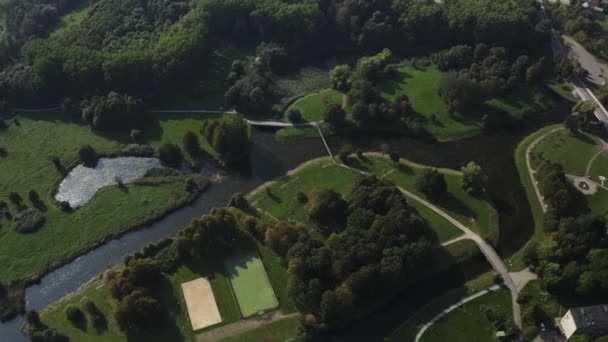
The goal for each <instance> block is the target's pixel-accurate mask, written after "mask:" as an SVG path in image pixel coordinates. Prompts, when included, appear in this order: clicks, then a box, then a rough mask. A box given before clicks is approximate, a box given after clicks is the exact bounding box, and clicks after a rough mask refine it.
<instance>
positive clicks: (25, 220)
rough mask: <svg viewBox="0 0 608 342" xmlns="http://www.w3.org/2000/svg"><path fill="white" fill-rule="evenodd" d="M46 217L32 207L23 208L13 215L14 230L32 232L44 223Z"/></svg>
mask: <svg viewBox="0 0 608 342" xmlns="http://www.w3.org/2000/svg"><path fill="white" fill-rule="evenodd" d="M45 221H46V217H45V216H44V214H43V213H42V212H41V211H40V210H38V209H34V208H30V209H27V210H24V211H23V212H21V213H20V214H19V215H17V216H16V217H15V230H16V231H17V232H19V233H22V234H26V233H33V232H35V231H36V230H38V229H40V227H42V226H43V225H44V222H45Z"/></svg>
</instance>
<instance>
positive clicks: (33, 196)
mask: <svg viewBox="0 0 608 342" xmlns="http://www.w3.org/2000/svg"><path fill="white" fill-rule="evenodd" d="M27 196H28V198H29V199H30V202H32V203H33V204H37V203H40V197H39V196H38V193H37V192H36V191H35V190H30V192H29V193H28V194H27Z"/></svg>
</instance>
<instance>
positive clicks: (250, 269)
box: [224, 253, 279, 317]
mask: <svg viewBox="0 0 608 342" xmlns="http://www.w3.org/2000/svg"><path fill="white" fill-rule="evenodd" d="M224 263H225V266H226V271H227V274H228V277H229V279H230V284H231V285H232V289H233V291H234V296H235V297H236V301H237V303H238V304H239V308H240V309H241V314H242V315H243V317H249V316H252V315H254V314H256V313H258V312H260V311H267V310H270V309H274V308H276V307H277V306H278V305H279V302H278V301H277V298H276V296H275V295H274V291H273V289H272V285H271V284H270V281H269V280H268V275H267V274H266V270H265V269H264V264H263V263H262V260H260V257H259V256H258V254H257V253H246V254H241V255H239V256H236V257H232V258H229V259H226V260H225V261H224Z"/></svg>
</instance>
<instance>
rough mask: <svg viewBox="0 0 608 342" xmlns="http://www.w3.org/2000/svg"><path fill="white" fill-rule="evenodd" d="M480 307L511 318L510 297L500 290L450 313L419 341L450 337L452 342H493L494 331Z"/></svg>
mask: <svg viewBox="0 0 608 342" xmlns="http://www.w3.org/2000/svg"><path fill="white" fill-rule="evenodd" d="M482 305H486V306H489V307H492V308H493V309H495V310H497V311H499V312H502V313H503V314H504V315H505V316H506V317H511V295H510V294H509V292H508V291H507V290H505V289H501V290H499V291H497V292H492V293H488V294H486V295H484V296H483V297H480V298H478V299H476V300H474V301H472V302H469V303H467V304H465V305H464V306H462V307H460V308H458V309H456V310H454V311H452V312H450V313H449V314H448V315H447V316H445V317H444V318H443V319H441V320H440V321H439V322H437V323H435V324H433V325H432V326H431V327H430V328H429V329H428V330H427V331H426V332H425V334H424V335H422V338H421V341H424V342H431V341H445V338H446V336H450V341H454V342H460V341H462V342H475V341H479V342H486V341H493V340H494V338H495V333H496V330H495V328H494V326H493V325H492V323H491V322H490V321H489V320H488V319H487V318H486V317H485V316H484V314H483V313H482V312H481V310H480V307H481V306H482Z"/></svg>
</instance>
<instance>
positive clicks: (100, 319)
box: [83, 297, 108, 331]
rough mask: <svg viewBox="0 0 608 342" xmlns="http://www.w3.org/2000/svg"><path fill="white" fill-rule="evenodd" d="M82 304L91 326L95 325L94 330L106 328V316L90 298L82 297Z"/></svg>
mask: <svg viewBox="0 0 608 342" xmlns="http://www.w3.org/2000/svg"><path fill="white" fill-rule="evenodd" d="M83 306H84V309H85V310H86V311H87V312H88V314H89V316H91V324H92V325H93V327H95V330H97V331H103V330H106V329H107V328H108V321H107V320H106V317H105V316H104V314H103V312H101V310H99V308H97V305H95V303H94V302H93V301H92V300H91V299H89V298H86V297H85V298H83Z"/></svg>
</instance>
